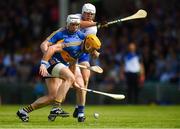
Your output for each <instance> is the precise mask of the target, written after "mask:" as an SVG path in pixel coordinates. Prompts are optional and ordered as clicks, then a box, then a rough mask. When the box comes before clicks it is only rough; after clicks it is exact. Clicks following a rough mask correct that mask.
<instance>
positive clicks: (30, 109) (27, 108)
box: [23, 105, 34, 113]
mask: <svg viewBox="0 0 180 129" xmlns="http://www.w3.org/2000/svg"><path fill="white" fill-rule="evenodd" d="M23 110H24V111H25V112H27V113H30V112H32V111H33V110H34V109H33V107H32V106H31V105H28V106H26V107H24V108H23Z"/></svg>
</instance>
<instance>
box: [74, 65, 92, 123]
mask: <svg viewBox="0 0 180 129" xmlns="http://www.w3.org/2000/svg"><path fill="white" fill-rule="evenodd" d="M83 63H85V64H83ZM83 63H81V64H82V65H89V63H88V62H83ZM86 63H87V64H86ZM75 76H76V82H77V83H78V84H79V85H80V86H82V87H84V88H87V86H88V81H89V77H90V71H89V70H86V69H82V70H80V69H79V68H77V70H76V73H75ZM76 103H77V105H76V107H75V110H74V113H73V117H75V118H78V121H79V122H84V120H85V114H84V109H85V103H86V91H83V90H79V89H77V90H76Z"/></svg>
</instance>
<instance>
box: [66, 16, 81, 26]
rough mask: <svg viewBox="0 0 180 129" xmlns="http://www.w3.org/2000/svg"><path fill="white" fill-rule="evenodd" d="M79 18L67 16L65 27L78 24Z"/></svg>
mask: <svg viewBox="0 0 180 129" xmlns="http://www.w3.org/2000/svg"><path fill="white" fill-rule="evenodd" d="M80 21H81V20H80V17H78V16H77V15H74V14H71V15H68V17H67V19H66V22H67V26H69V25H70V24H71V23H74V24H80Z"/></svg>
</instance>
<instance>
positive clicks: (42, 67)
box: [39, 44, 64, 76]
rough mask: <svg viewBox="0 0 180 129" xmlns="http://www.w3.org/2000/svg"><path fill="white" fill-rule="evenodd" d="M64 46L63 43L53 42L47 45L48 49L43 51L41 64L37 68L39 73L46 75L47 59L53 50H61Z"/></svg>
mask: <svg viewBox="0 0 180 129" xmlns="http://www.w3.org/2000/svg"><path fill="white" fill-rule="evenodd" d="M63 48H64V44H55V45H52V46H49V47H48V50H47V51H46V52H45V53H44V55H43V58H42V60H41V65H40V69H39V74H40V75H41V76H47V75H48V71H47V68H48V67H49V66H50V64H49V62H48V61H49V59H50V58H51V57H52V55H53V54H54V53H55V52H61V51H62V50H63Z"/></svg>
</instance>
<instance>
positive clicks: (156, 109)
mask: <svg viewBox="0 0 180 129" xmlns="http://www.w3.org/2000/svg"><path fill="white" fill-rule="evenodd" d="M20 107H21V106H0V129H2V128H18V129H21V128H23V129H27V128H32V129H39V128H41V129H48V128H49V129H52V128H70V129H73V128H89V129H93V128H107V129H110V128H180V106H118V105H117V106H88V105H87V106H86V110H85V111H86V121H85V122H84V123H78V122H77V119H74V118H73V117H72V115H71V116H70V117H69V118H61V117H57V118H56V121H54V122H49V121H48V120H47V116H48V114H49V111H50V107H46V108H42V109H39V110H36V111H34V112H32V113H30V121H29V122H28V123H23V122H21V121H20V120H19V119H18V118H17V117H16V115H15V113H16V112H17V110H18V109H19V108H20ZM63 108H64V109H65V110H66V111H68V112H70V113H71V114H72V113H73V110H74V106H72V105H68V106H63ZM95 112H96V113H99V118H98V119H95V118H94V116H93V114H94V113H95Z"/></svg>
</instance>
